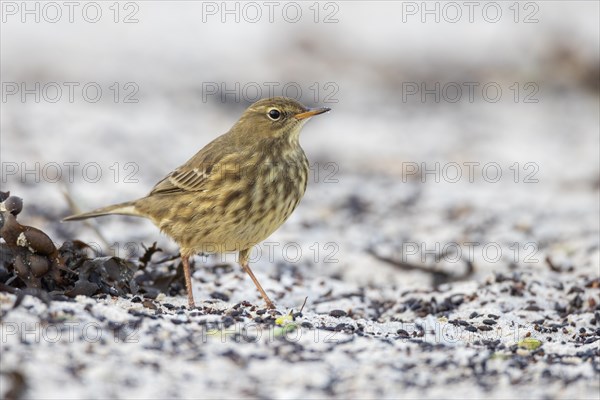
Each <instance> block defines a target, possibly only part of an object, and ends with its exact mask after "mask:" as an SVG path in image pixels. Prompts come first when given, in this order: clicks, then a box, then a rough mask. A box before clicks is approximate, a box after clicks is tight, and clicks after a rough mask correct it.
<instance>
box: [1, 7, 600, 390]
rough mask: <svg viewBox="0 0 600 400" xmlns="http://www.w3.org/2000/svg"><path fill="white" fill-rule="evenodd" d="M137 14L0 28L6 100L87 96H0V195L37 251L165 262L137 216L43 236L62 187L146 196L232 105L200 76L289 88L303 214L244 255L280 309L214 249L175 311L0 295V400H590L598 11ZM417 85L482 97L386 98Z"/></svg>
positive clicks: (132, 302)
mask: <svg viewBox="0 0 600 400" xmlns="http://www.w3.org/2000/svg"><path fill="white" fill-rule="evenodd" d="M137 4H139V6H140V7H139V12H138V14H137V16H138V18H139V22H138V23H136V24H131V25H125V24H114V23H111V22H110V20H107V19H103V20H102V21H101V22H100V23H98V24H87V23H85V21H83V22H82V21H79V23H77V22H76V23H74V24H68V23H58V24H48V23H43V21H42V23H39V24H28V23H20V22H19V21H18V20H17V21H15V20H8V21H7V23H3V25H2V39H1V45H2V62H1V71H2V76H3V78H2V79H3V82H14V83H18V84H20V83H22V82H25V83H26V84H27V85H29V86H28V87H34V85H35V83H36V82H39V83H41V84H42V85H43V84H44V83H48V82H58V83H62V85H61V86H63V87H64V82H79V83H80V84H81V86H83V85H84V84H85V83H86V82H88V83H89V82H95V83H97V84H98V85H100V86H101V87H102V88H103V89H104V93H105V95H104V96H103V98H102V100H101V101H99V102H97V103H91V102H89V101H86V100H84V99H82V98H81V97H80V95H78V94H77V93H79V92H76V97H75V99H74V101H73V102H71V101H69V99H68V98H67V97H65V96H63V97H62V98H61V99H60V101H57V102H55V103H54V102H50V101H48V98H47V97H44V96H43V95H41V96H42V99H41V101H39V102H36V101H34V100H32V97H31V95H30V96H29V97H26V98H25V101H21V98H20V97H19V95H18V94H17V95H14V96H9V97H7V99H6V101H4V100H3V101H2V104H1V106H2V107H1V110H0V117H1V118H0V120H1V122H0V128H1V133H2V135H1V140H2V147H1V162H2V190H10V191H11V192H12V194H14V195H17V196H20V197H22V198H23V199H24V202H25V207H24V211H23V212H22V213H21V214H20V215H19V221H20V222H21V223H25V224H29V225H32V226H36V227H38V228H41V229H43V230H44V231H46V232H47V233H48V234H49V235H50V236H51V237H52V239H53V240H54V241H55V242H57V243H59V244H60V243H62V242H63V241H64V240H72V239H75V238H77V239H81V240H84V241H86V242H89V243H94V244H97V245H98V247H99V248H101V249H102V251H103V252H104V254H107V255H117V256H120V257H130V256H132V257H134V256H136V255H138V256H139V255H140V252H141V247H140V244H141V243H144V244H147V245H149V244H151V243H152V242H154V241H158V243H159V245H160V247H161V248H163V249H164V250H165V252H167V253H173V254H174V253H176V251H177V248H176V246H175V244H174V243H172V242H171V241H170V239H168V238H166V237H164V236H161V235H160V233H159V232H158V230H157V229H156V228H155V227H154V226H153V225H152V224H151V223H149V222H147V221H141V220H136V219H131V218H120V217H110V218H106V219H102V220H98V221H97V223H96V226H97V228H98V230H99V231H100V232H101V234H102V236H103V237H104V238H105V239H106V241H108V244H106V243H104V242H103V241H102V239H101V238H100V237H99V236H98V234H97V233H96V232H95V231H94V230H93V229H90V228H89V226H86V225H83V224H80V223H74V224H60V223H59V222H58V220H59V219H60V218H62V217H64V216H66V215H67V214H69V213H70V210H69V209H68V206H67V203H66V201H65V198H64V195H63V192H65V191H67V192H68V193H69V194H70V196H71V197H72V198H73V199H74V200H75V201H76V202H77V204H78V206H79V207H80V208H81V209H83V210H87V209H92V208H95V207H98V206H103V205H106V204H109V203H113V202H119V201H124V200H128V199H132V198H135V197H139V196H143V195H144V194H145V193H147V191H148V190H149V189H150V188H151V186H152V185H153V184H154V183H155V182H156V181H157V180H158V179H160V178H161V177H162V176H164V175H165V174H166V173H167V172H168V171H169V170H171V169H172V168H174V167H176V166H177V165H179V164H181V163H182V162H184V161H185V160H186V159H187V158H188V157H189V156H191V155H192V154H194V152H195V151H196V150H197V149H199V148H200V147H202V146H203V145H204V144H206V143H208V142H209V141H210V140H211V139H212V138H214V137H215V136H216V135H217V134H219V133H222V132H225V131H226V130H227V129H228V128H229V127H230V126H231V125H232V124H233V123H234V122H235V120H236V119H237V118H238V116H239V114H240V113H241V111H242V110H243V109H244V107H245V106H246V105H247V103H248V102H247V101H245V100H248V99H247V98H244V96H243V93H242V92H241V91H240V92H239V93H240V97H241V98H240V100H239V101H236V99H235V98H232V96H231V95H230V96H229V97H227V96H226V97H225V99H224V100H225V101H222V99H221V97H220V95H221V93H217V94H211V95H208V94H207V93H208V92H207V90H208V89H210V88H212V86H210V85H211V84H212V83H214V82H216V83H218V84H221V83H225V84H226V85H228V86H227V88H232V87H235V83H236V82H239V83H240V87H244V85H248V84H249V83H253V84H254V83H256V84H258V85H259V86H260V87H262V88H265V87H266V83H268V82H279V83H280V84H281V86H283V85H284V84H285V83H289V82H294V83H297V84H298V85H300V87H302V88H304V90H303V96H302V100H303V101H304V102H305V103H307V104H309V105H317V104H319V105H325V106H329V107H332V108H333V112H331V113H330V114H328V115H326V116H323V117H319V119H316V118H315V120H314V121H311V122H310V123H309V124H308V125H307V126H306V127H305V129H304V131H303V135H302V138H301V141H302V145H303V147H304V148H305V150H306V153H307V155H308V158H309V159H310V161H311V163H312V169H311V171H312V173H313V176H312V179H311V181H310V182H309V187H308V191H307V194H306V196H305V198H304V200H303V201H302V203H301V204H300V206H299V208H298V209H297V211H296V212H295V213H294V214H293V216H292V217H291V218H290V219H289V220H288V221H287V222H286V224H285V225H284V226H283V227H282V228H281V229H280V230H278V231H277V232H276V233H275V234H273V236H272V237H271V238H269V239H268V240H267V241H266V242H265V243H263V244H261V245H260V246H258V247H257V249H256V250H255V251H254V253H253V261H252V265H253V268H254V271H255V272H256V274H257V276H258V277H259V279H260V280H261V282H262V284H263V286H264V287H265V288H266V289H267V291H268V293H269V294H270V295H271V296H272V298H273V299H274V300H275V301H276V303H277V305H278V309H277V312H275V313H271V312H266V311H265V310H264V309H263V304H262V302H261V300H260V298H259V296H258V294H257V293H256V290H255V289H254V286H253V285H252V282H251V281H250V280H249V279H247V277H246V276H244V274H243V272H242V271H241V270H240V269H239V268H238V267H237V266H236V265H235V263H234V260H235V257H234V256H233V255H227V256H223V257H221V256H214V257H209V258H207V259H202V258H201V257H197V259H196V262H195V274H194V295H195V297H196V300H197V304H198V308H197V309H195V310H189V309H187V308H186V307H185V304H186V301H185V295H184V293H183V292H180V293H178V294H177V295H173V296H171V295H169V294H161V295H159V296H158V297H157V298H156V299H148V298H144V297H143V296H128V297H111V296H107V295H100V296H95V297H81V296H80V297H77V298H75V299H74V300H71V301H69V300H68V299H65V300H64V301H59V300H55V301H52V302H50V303H48V304H46V303H44V302H42V301H41V300H39V299H37V298H34V297H31V296H25V297H24V298H23V299H22V302H20V304H19V305H18V306H17V307H14V305H15V302H16V299H17V298H16V296H15V295H13V294H9V293H5V292H1V293H0V312H1V314H0V315H1V318H2V322H1V325H0V329H1V331H0V334H1V343H0V346H1V347H0V351H1V355H2V358H1V364H0V366H1V369H2V374H1V375H0V393H1V396H2V397H3V398H7V399H8V398H28V399H29V398H39V399H42V398H44V399H45V398H222V397H243V398H256V397H260V398H324V397H340V398H341V397H344V398H448V397H452V398H481V397H484V396H485V397H487V398H523V397H527V398H540V399H541V398H590V399H593V398H596V399H597V398H598V392H599V391H600V385H599V383H598V382H599V381H600V379H599V378H600V364H599V363H600V353H599V343H600V308H599V305H600V295H599V290H598V288H599V285H600V271H599V265H600V250H599V249H600V244H599V232H600V227H599V220H600V209H599V208H600V204H599V187H600V182H599V178H598V176H599V174H600V168H599V158H600V157H599V146H598V145H599V143H598V131H599V127H600V119H599V115H598V109H599V101H598V81H597V74H598V63H599V56H598V50H597V49H598V48H599V39H598V25H597V15H598V5H597V4H594V3H593V2H560V1H559V2H538V3H535V4H537V5H538V6H539V13H538V14H536V15H537V17H538V19H539V21H538V22H537V23H532V24H521V23H518V24H517V23H514V22H511V21H512V17H513V15H512V14H510V12H511V10H509V9H508V8H504V9H503V10H504V14H503V15H505V16H506V15H508V16H510V18H509V19H503V20H502V21H501V22H500V23H498V24H490V23H486V21H485V20H483V21H482V20H478V21H476V22H475V23H474V24H469V23H466V22H461V23H458V24H451V23H444V21H442V22H441V23H421V22H420V19H418V18H417V19H416V20H414V19H410V20H409V21H408V22H407V23H403V24H399V23H398V21H401V20H402V14H401V12H402V8H401V4H400V3H393V2H378V3H376V4H375V5H371V3H366V2H356V3H353V4H354V5H350V3H336V4H338V5H339V14H337V16H338V18H339V21H338V23H334V24H320V23H319V24H316V23H314V21H313V19H312V15H311V14H309V13H310V12H311V11H310V10H309V9H308V8H304V9H303V10H304V15H305V17H306V16H307V15H311V18H310V19H309V18H308V17H306V18H304V19H303V20H302V21H300V22H299V23H298V24H290V23H287V22H285V21H276V22H275V23H273V24H266V23H258V24H250V23H247V22H246V23H244V21H242V22H241V23H239V24H232V23H225V24H223V23H221V21H220V19H218V18H217V19H210V18H209V20H208V21H207V22H206V23H199V21H200V20H201V10H202V8H201V7H202V4H201V3H200V2H198V3H196V2H185V3H184V2H182V3H178V4H179V7H168V6H166V5H165V4H163V3H162V2H139V3H137ZM303 4H304V3H303ZM305 6H306V7H308V6H307V5H305ZM506 7H508V6H506ZM122 11H128V10H122ZM321 11H322V12H325V11H330V10H325V9H322V10H321ZM521 11H522V14H521V17H522V16H523V15H524V14H523V13H524V12H530V11H531V10H529V9H527V10H525V9H522V10H521ZM104 12H105V13H104V15H111V14H110V12H111V10H109V9H108V8H106V9H104ZM321 17H323V14H321ZM211 18H212V17H211ZM411 18H412V17H411ZM357 26H369V27H370V28H369V29H368V30H364V32H362V31H361V32H362V34H361V33H358V32H357V31H356V30H357ZM348 37H350V38H352V39H353V40H351V41H349V40H347V38H348ZM217 38H218V40H217ZM232 49H235V50H232ZM115 82H117V83H118V86H119V87H120V89H121V91H120V92H119V93H120V94H119V95H118V99H119V101H118V102H117V101H114V97H113V94H114V91H111V89H110V86H111V85H112V84H113V83H115ZM128 82H133V83H135V85H137V88H138V89H139V90H138V91H137V92H136V94H135V95H134V98H135V99H137V100H139V101H138V102H137V103H124V102H123V100H124V96H125V93H130V90H131V88H125V84H126V83H128ZM315 82H316V83H317V86H318V87H320V92H319V94H318V95H317V96H316V98H315V93H314V91H311V89H309V88H310V87H311V85H313V84H314V83H315ZM436 82H438V83H440V86H441V87H444V85H448V84H450V86H447V87H449V88H450V89H451V88H452V87H453V85H459V86H460V87H462V88H465V87H466V86H465V83H467V84H468V82H476V83H478V84H479V86H478V87H483V86H484V85H486V84H490V83H493V84H494V86H499V87H500V88H501V89H502V93H503V95H502V96H501V98H500V99H499V100H498V101H495V102H492V101H489V98H485V97H484V96H483V94H482V93H481V92H480V91H476V92H475V99H474V101H469V99H468V98H467V97H465V96H463V97H462V98H461V100H460V101H456V102H453V101H450V100H451V99H450V97H449V96H450V94H449V92H447V93H446V95H444V94H443V93H442V92H440V96H441V97H440V101H435V98H433V97H432V96H431V95H429V96H426V97H425V99H424V100H423V99H422V98H421V93H418V94H416V95H410V96H409V95H407V90H409V89H414V84H417V87H418V88H420V85H421V84H423V83H425V84H426V85H428V86H427V87H428V88H431V87H434V88H435V83H436ZM328 83H332V84H334V86H326V84H328ZM515 83H516V84H517V86H513V85H514V84H515ZM529 83H532V84H533V86H527V85H528V84H529ZM511 87H512V89H511ZM516 87H518V88H519V92H518V94H516V97H515V93H516V92H515V88H516ZM5 88H6V87H5ZM336 88H337V90H338V91H337V92H335V89H336ZM334 92H335V94H333V93H334ZM3 93H6V91H4V92H3ZM131 93H133V92H131ZM328 95H329V97H328ZM404 96H407V97H404ZM527 96H529V97H527ZM246 97H247V96H246ZM526 99H529V100H537V102H526V101H525V100H526ZM28 171H29V172H28ZM56 171H59V173H60V179H57V178H56V173H55V172H56ZM97 171H100V172H101V175H98V174H96V172H97ZM457 173H458V175H457ZM471 267H472V269H471ZM157 268H160V267H157ZM432 271H436V272H437V273H435V274H433V273H432ZM305 298H307V300H306V304H305V306H304V309H302V312H300V309H301V307H302V304H303V303H304V301H305ZM290 313H291V316H290V315H289V314H290Z"/></svg>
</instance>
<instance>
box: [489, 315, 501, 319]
mask: <svg viewBox="0 0 600 400" xmlns="http://www.w3.org/2000/svg"><path fill="white" fill-rule="evenodd" d="M487 316H488V317H489V318H493V319H499V318H500V317H499V316H498V315H496V314H488V315H487Z"/></svg>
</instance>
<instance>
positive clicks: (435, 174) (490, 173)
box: [401, 161, 540, 183]
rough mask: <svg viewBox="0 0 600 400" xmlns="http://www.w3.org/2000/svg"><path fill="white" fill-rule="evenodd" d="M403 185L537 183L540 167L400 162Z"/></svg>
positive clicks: (514, 164) (516, 163)
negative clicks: (410, 183) (408, 183)
mask: <svg viewBox="0 0 600 400" xmlns="http://www.w3.org/2000/svg"><path fill="white" fill-rule="evenodd" d="M401 168H402V182H403V183H407V182H410V181H420V182H421V183H442V182H443V183H459V182H462V183H467V182H468V183H474V182H486V183H498V182H500V181H509V182H514V183H539V182H540V179H539V175H538V173H539V172H540V166H539V164H538V163H536V162H533V161H525V162H519V161H515V162H514V163H512V164H507V163H500V162H496V161H485V162H482V161H462V162H460V163H459V162H455V161H449V162H443V163H442V162H437V161H436V162H416V161H403V162H402V163H401Z"/></svg>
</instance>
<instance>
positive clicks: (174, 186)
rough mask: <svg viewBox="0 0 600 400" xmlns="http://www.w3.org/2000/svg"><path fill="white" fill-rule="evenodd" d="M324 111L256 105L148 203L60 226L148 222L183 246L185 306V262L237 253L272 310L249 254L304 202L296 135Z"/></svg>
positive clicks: (278, 103)
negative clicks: (122, 219)
mask: <svg viewBox="0 0 600 400" xmlns="http://www.w3.org/2000/svg"><path fill="white" fill-rule="evenodd" d="M327 111H329V108H315V109H309V108H306V107H305V106H303V105H302V104H300V103H299V102H297V101H295V100H292V99H288V98H285V97H274V98H270V99H263V100H260V101H257V102H256V103H254V104H252V105H251V106H250V107H248V109H247V110H246V111H245V112H244V113H243V114H242V116H241V118H240V119H239V121H238V122H236V124H235V125H233V127H232V128H231V129H230V130H229V132H227V133H225V134H224V135H221V136H219V137H218V138H216V139H215V140H213V141H212V142H210V143H209V144H208V145H206V146H205V147H204V148H203V149H202V150H200V151H199V152H198V153H196V155H195V156H193V157H192V158H191V159H190V160H189V161H188V162H186V163H185V164H183V165H182V166H181V167H179V168H177V169H175V170H174V171H173V172H171V173H170V174H169V175H167V176H166V177H165V178H164V179H163V180H161V181H160V182H158V183H157V184H156V186H154V188H153V189H152V191H151V192H150V194H148V195H147V196H146V197H142V198H141V199H138V200H134V201H128V202H126V203H121V204H116V205H113V206H108V207H104V208H100V209H97V210H94V211H91V212H87V213H84V214H78V215H73V216H70V217H67V218H65V219H64V221H73V220H79V219H85V218H91V217H99V216H101V215H108V214H121V215H134V216H139V217H145V218H148V219H150V220H151V221H152V222H153V223H154V224H155V225H156V226H158V227H159V228H160V230H161V231H163V232H164V233H166V234H167V235H169V236H170V237H171V238H173V240H175V242H177V244H178V245H179V247H180V253H181V260H182V263H183V270H184V273H185V284H186V289H187V295H188V302H189V306H190V307H194V296H193V294H192V279H191V273H190V265H189V259H190V257H192V256H193V255H194V254H198V253H224V252H233V251H239V263H240V265H241V266H242V268H243V269H244V271H246V272H247V273H248V275H250V278H252V281H254V284H255V285H256V287H257V289H258V291H259V292H260V294H261V296H262V297H263V299H264V300H265V302H266V303H267V306H268V307H269V308H274V305H273V302H272V301H271V299H269V296H267V294H266V293H265V291H264V290H263V288H262V286H261V285H260V283H259V282H258V280H257V279H256V277H255V276H254V273H252V270H251V269H250V267H249V266H248V259H249V254H250V250H251V249H252V246H254V245H255V244H257V243H259V242H261V241H263V240H265V239H266V238H267V237H268V236H269V235H271V234H272V233H273V232H274V231H275V230H276V229H277V228H279V226H281V224H283V222H284V221H285V220H286V219H287V218H288V217H289V216H290V214H291V213H292V211H294V209H295V208H296V206H297V205H298V203H299V202H300V199H302V196H303V195H304V192H305V190H306V184H307V180H308V160H307V159H306V155H305V154H304V151H303V150H302V147H300V142H299V135H300V130H301V129H302V126H303V125H304V123H305V122H306V121H308V119H309V118H310V117H312V116H314V115H318V114H322V113H324V112H327Z"/></svg>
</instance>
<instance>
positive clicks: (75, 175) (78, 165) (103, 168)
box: [0, 161, 140, 185]
mask: <svg viewBox="0 0 600 400" xmlns="http://www.w3.org/2000/svg"><path fill="white" fill-rule="evenodd" d="M0 167H1V168H0V169H1V182H2V184H3V185H5V184H9V183H11V182H14V181H18V182H20V183H22V184H33V183H42V182H45V183H58V182H68V183H74V182H77V181H83V182H87V183H97V182H100V181H101V180H102V179H103V178H104V179H110V180H112V181H113V182H114V183H139V182H140V181H139V179H138V173H139V171H140V167H139V165H138V164H137V163H136V162H133V161H127V162H118V161H117V162H114V163H111V164H108V165H107V164H104V163H99V162H95V161H90V162H79V161H62V162H55V161H49V162H44V163H42V162H38V161H36V162H31V163H27V162H20V163H18V162H14V161H6V162H2V163H0Z"/></svg>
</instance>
